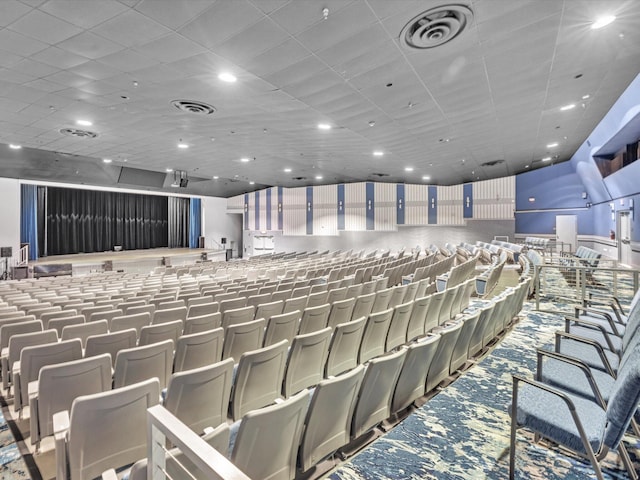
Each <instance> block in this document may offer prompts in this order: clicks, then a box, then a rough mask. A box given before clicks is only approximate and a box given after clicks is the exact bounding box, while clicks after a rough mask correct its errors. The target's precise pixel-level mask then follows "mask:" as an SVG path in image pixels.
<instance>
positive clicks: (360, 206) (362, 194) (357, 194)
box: [344, 183, 367, 231]
mask: <svg viewBox="0 0 640 480" xmlns="http://www.w3.org/2000/svg"><path fill="white" fill-rule="evenodd" d="M366 189H367V184H366V183H348V184H346V185H345V186H344V204H345V209H344V229H345V230H347V231H363V230H366V229H367V210H366V203H367V190H366Z"/></svg>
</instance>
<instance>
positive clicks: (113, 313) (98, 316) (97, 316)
mask: <svg viewBox="0 0 640 480" xmlns="http://www.w3.org/2000/svg"><path fill="white" fill-rule="evenodd" d="M122 315H124V312H123V311H122V310H121V309H119V308H110V309H109V310H103V311H101V312H94V313H92V314H91V315H89V316H87V314H86V313H85V318H86V321H87V322H96V321H99V320H107V321H109V322H110V321H111V319H112V318H114V317H119V316H122Z"/></svg>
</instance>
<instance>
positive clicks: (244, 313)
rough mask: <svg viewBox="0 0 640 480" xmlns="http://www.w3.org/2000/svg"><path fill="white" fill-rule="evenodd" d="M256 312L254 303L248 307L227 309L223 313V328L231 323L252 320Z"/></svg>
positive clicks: (235, 323)
mask: <svg viewBox="0 0 640 480" xmlns="http://www.w3.org/2000/svg"><path fill="white" fill-rule="evenodd" d="M254 313H255V307H253V306H252V305H249V306H248V307H242V308H236V309H233V310H227V311H226V312H224V313H223V314H222V328H224V329H225V330H226V329H227V328H229V327H230V326H231V325H237V324H239V323H247V322H250V321H251V320H253V319H254Z"/></svg>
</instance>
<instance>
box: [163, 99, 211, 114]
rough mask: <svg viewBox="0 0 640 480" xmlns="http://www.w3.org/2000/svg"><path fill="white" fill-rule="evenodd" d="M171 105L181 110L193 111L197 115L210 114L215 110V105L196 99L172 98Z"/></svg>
mask: <svg viewBox="0 0 640 480" xmlns="http://www.w3.org/2000/svg"><path fill="white" fill-rule="evenodd" d="M171 105H173V106H174V107H176V108H177V109H178V110H182V111H183V112H187V113H195V114H197V115H211V114H212V113H214V112H215V111H216V107H214V106H213V105H209V104H208V103H204V102H199V101H197V100H173V101H172V102H171Z"/></svg>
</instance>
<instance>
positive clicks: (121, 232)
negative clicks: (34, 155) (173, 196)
mask: <svg viewBox="0 0 640 480" xmlns="http://www.w3.org/2000/svg"><path fill="white" fill-rule="evenodd" d="M43 196H44V197H46V201H40V204H42V203H46V206H47V209H46V211H47V217H46V220H47V233H46V237H45V241H46V245H47V247H48V254H50V255H60V254H70V253H92V252H102V251H106V250H113V247H114V246H116V245H121V246H122V247H123V248H124V249H125V250H135V249H143V248H157V247H166V246H168V232H167V228H168V206H167V197H162V196H157V195H141V194H131V193H123V192H105V191H92V190H76V189H71V188H57V187H48V188H47V190H46V194H44V195H43ZM185 215H188V213H187V214H185ZM185 218H186V217H185ZM184 221H185V222H187V220H186V219H185V220H184Z"/></svg>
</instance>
